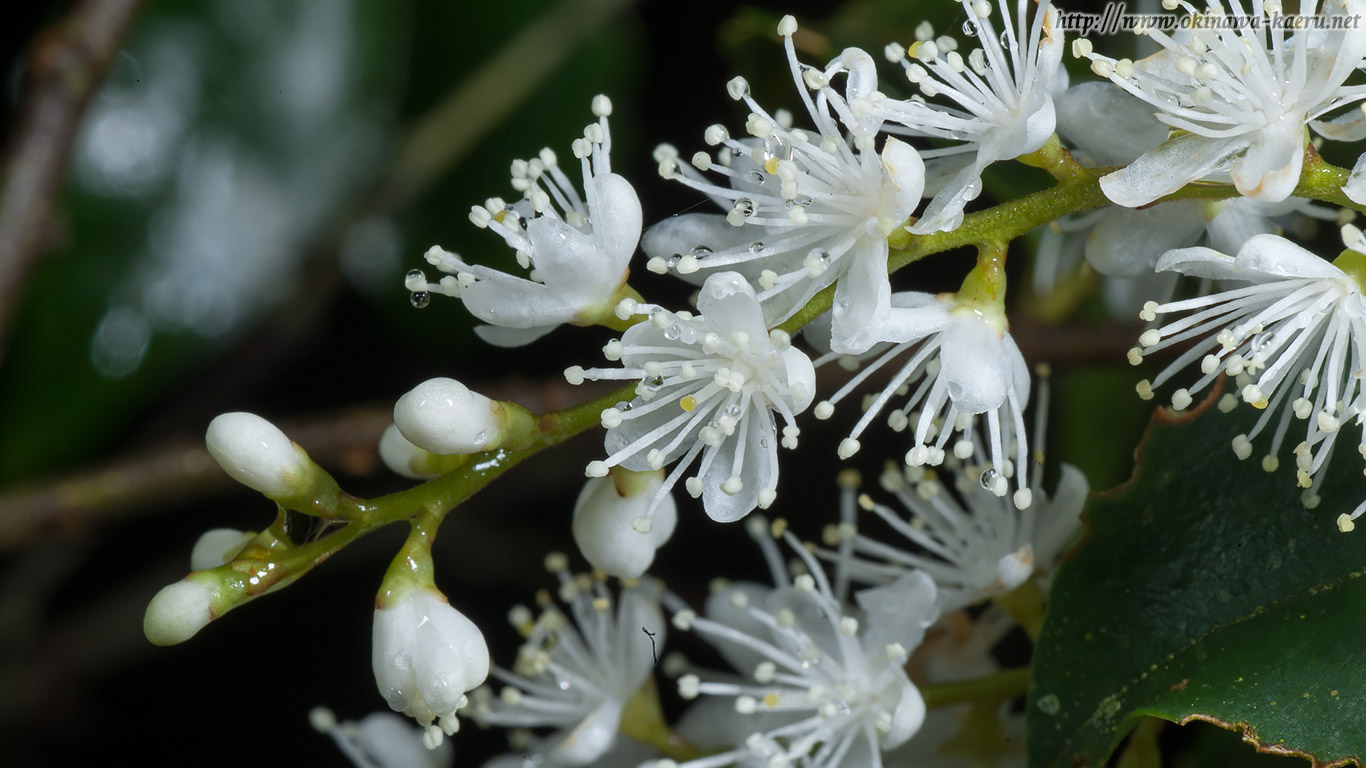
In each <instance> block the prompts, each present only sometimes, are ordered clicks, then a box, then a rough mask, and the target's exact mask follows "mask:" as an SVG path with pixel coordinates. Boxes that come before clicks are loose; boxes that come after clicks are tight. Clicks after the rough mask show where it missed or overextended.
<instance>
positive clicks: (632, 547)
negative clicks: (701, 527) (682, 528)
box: [572, 467, 678, 579]
mask: <svg viewBox="0 0 1366 768" xmlns="http://www.w3.org/2000/svg"><path fill="white" fill-rule="evenodd" d="M663 480H664V473H663V472H662V471H655V472H630V471H628V470H623V469H621V468H619V467H614V468H612V470H611V472H610V474H609V475H608V476H607V477H594V478H590V479H589V480H588V482H587V483H585V484H584V486H583V490H582V491H580V492H579V498H578V501H576V502H575V503H574V521H573V525H572V527H573V531H574V541H575V542H577V543H578V545H579V551H580V552H582V553H583V557H584V559H585V560H587V561H588V562H589V563H590V564H591V565H592V566H593V567H594V568H597V569H598V570H600V571H603V572H604V573H607V574H609V575H612V576H616V577H618V578H623V579H635V578H639V577H640V576H641V575H643V574H644V573H645V571H646V569H648V568H649V567H650V564H651V563H652V562H654V559H655V550H657V549H659V547H661V546H663V545H664V543H665V542H666V541H668V540H669V537H670V536H672V535H673V532H674V525H675V523H676V522H677V520H678V511H677V506H676V505H675V504H674V500H673V496H671V495H665V496H664V498H663V499H661V500H660V502H659V506H658V507H656V508H655V511H654V515H653V516H651V517H644V515H645V513H646V511H647V510H648V509H649V507H650V504H651V503H653V502H654V499H655V494H656V493H657V492H658V490H659V487H660V485H661V484H662V483H663ZM638 519H639V522H637V520H638ZM642 531H643V532H642Z"/></svg>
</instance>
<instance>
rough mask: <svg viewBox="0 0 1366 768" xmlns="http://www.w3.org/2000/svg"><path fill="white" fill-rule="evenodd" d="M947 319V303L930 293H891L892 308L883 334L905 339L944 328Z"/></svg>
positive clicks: (887, 337)
mask: <svg viewBox="0 0 1366 768" xmlns="http://www.w3.org/2000/svg"><path fill="white" fill-rule="evenodd" d="M948 322H949V312H948V305H947V304H945V303H944V302H942V301H940V300H939V299H938V298H936V297H935V295H934V294H932V293H921V292H915V291H905V292H901V293H896V294H893V295H892V309H891V312H890V313H889V315H888V318H887V325H886V327H885V329H884V334H883V338H884V339H885V340H886V341H892V342H897V343H901V342H905V341H914V340H915V339H923V338H925V337H926V336H929V335H930V334H932V333H938V332H939V331H941V330H943V328H944V326H945V325H947V324H948Z"/></svg>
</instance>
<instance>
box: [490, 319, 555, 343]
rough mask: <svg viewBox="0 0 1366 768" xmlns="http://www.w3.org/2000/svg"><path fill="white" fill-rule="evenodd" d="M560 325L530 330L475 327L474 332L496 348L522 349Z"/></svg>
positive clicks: (492, 326)
mask: <svg viewBox="0 0 1366 768" xmlns="http://www.w3.org/2000/svg"><path fill="white" fill-rule="evenodd" d="M558 327H559V325H558V324H557V325H533V326H531V327H530V328H506V327H500V326H497V325H480V326H475V329H474V332H475V333H476V334H478V336H479V338H481V339H483V340H484V343H486V344H492V345H493V346H495V347H521V346H525V345H527V344H530V343H531V342H533V341H535V340H537V339H539V338H541V337H542V336H544V335H546V334H547V333H550V332H551V331H553V330H555V329H556V328H558Z"/></svg>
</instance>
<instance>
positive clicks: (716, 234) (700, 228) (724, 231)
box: [640, 213, 756, 259]
mask: <svg viewBox="0 0 1366 768" xmlns="http://www.w3.org/2000/svg"><path fill="white" fill-rule="evenodd" d="M755 239H756V235H755V228H754V227H751V226H748V225H746V226H743V227H733V226H731V225H730V224H729V223H727V222H726V217H725V216H724V215H722V214H719V213H685V214H682V215H679V216H670V217H669V218H667V219H664V220H663V221H661V222H659V223H657V224H653V225H651V226H650V228H649V229H646V230H645V234H644V235H642V236H641V238H640V247H641V250H643V251H644V252H645V256H646V257H648V258H654V257H656V256H658V257H660V258H662V259H667V258H669V257H670V256H673V255H675V254H685V253H687V252H689V251H691V250H692V249H693V248H695V247H696V246H699V245H703V246H706V247H708V248H710V249H712V250H713V251H723V250H726V249H728V248H737V247H740V246H742V245H748V244H750V243H752V242H754V240H755Z"/></svg>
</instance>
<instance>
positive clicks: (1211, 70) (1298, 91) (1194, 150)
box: [1074, 0, 1366, 207]
mask: <svg viewBox="0 0 1366 768" xmlns="http://www.w3.org/2000/svg"><path fill="white" fill-rule="evenodd" d="M1179 5H1180V6H1181V8H1183V9H1184V11H1185V12H1186V13H1187V14H1190V15H1195V14H1197V13H1199V11H1197V10H1196V8H1195V7H1194V6H1192V5H1191V4H1190V3H1187V2H1180V3H1179ZM1279 5H1280V4H1279V3H1276V4H1275V6H1274V8H1273V5H1272V4H1271V3H1266V4H1265V5H1264V4H1263V3H1262V2H1261V0H1253V2H1252V7H1251V14H1250V15H1249V14H1248V13H1247V12H1246V11H1245V10H1244V8H1243V5H1242V2H1241V0H1228V4H1227V8H1226V7H1225V5H1224V3H1223V2H1222V1H1221V0H1209V4H1208V10H1207V11H1206V13H1205V15H1208V16H1214V17H1218V16H1224V15H1228V16H1231V17H1233V19H1232V20H1234V21H1237V22H1238V23H1233V24H1228V25H1219V26H1218V27H1217V28H1200V29H1197V30H1194V31H1192V32H1191V33H1190V34H1189V35H1182V36H1180V38H1179V39H1178V38H1173V37H1170V36H1168V35H1166V34H1165V33H1163V32H1162V31H1160V30H1157V29H1151V30H1149V32H1148V34H1149V35H1150V36H1151V37H1152V38H1153V39H1154V40H1156V41H1157V42H1158V43H1160V44H1161V45H1162V47H1163V48H1164V49H1165V50H1163V51H1160V52H1158V53H1156V54H1154V55H1153V56H1149V57H1148V58H1145V59H1140V60H1139V61H1136V62H1135V61H1130V60H1129V59H1119V60H1115V59H1112V58H1110V57H1108V56H1103V55H1100V54H1097V53H1094V52H1092V51H1091V50H1090V45H1089V43H1088V41H1081V40H1079V41H1077V42H1078V45H1077V46H1074V50H1075V52H1076V53H1077V54H1078V55H1080V56H1084V57H1085V58H1088V59H1090V60H1091V69H1092V71H1094V72H1095V73H1096V74H1098V75H1100V76H1101V77H1105V78H1108V79H1109V80H1110V81H1112V82H1114V83H1115V84H1116V85H1118V86H1120V87H1121V88H1123V89H1124V90H1126V91H1128V92H1129V93H1131V94H1133V95H1134V96H1137V97H1138V98H1140V99H1143V100H1144V101H1146V102H1148V103H1149V104H1151V105H1152V106H1153V107H1156V108H1157V109H1158V110H1159V112H1158V115H1157V117H1158V119H1159V120H1161V121H1162V122H1163V123H1166V124H1167V125H1169V126H1171V127H1172V128H1176V129H1179V130H1181V131H1185V132H1186V133H1183V134H1181V135H1179V136H1177V137H1175V138H1173V139H1171V140H1170V141H1167V142H1165V143H1164V144H1162V145H1161V146H1159V147H1157V148H1156V149H1153V150H1151V151H1149V152H1147V153H1145V154H1144V155H1143V156H1142V157H1139V158H1138V159H1137V160H1136V161H1134V162H1133V163H1131V164H1129V165H1128V166H1127V167H1125V168H1124V169H1122V170H1120V171H1117V172H1116V173H1113V174H1110V175H1109V176H1106V177H1104V178H1103V179H1101V189H1103V190H1104V191H1105V195H1106V197H1108V198H1110V199H1111V200H1112V201H1114V202H1116V203H1118V204H1120V205H1124V206H1129V207H1136V206H1140V205H1146V204H1148V203H1151V202H1152V201H1154V200H1156V199H1158V198H1160V197H1162V196H1163V195H1167V194H1170V193H1172V192H1175V191H1176V190H1177V189H1180V188H1181V187H1182V186H1184V185H1185V184H1187V183H1190V182H1192V181H1195V180H1198V179H1201V178H1204V177H1205V176H1208V175H1210V174H1211V173H1214V172H1216V171H1228V173H1229V174H1230V175H1231V176H1232V178H1233V183H1234V186H1235V187H1236V188H1237V189H1238V192H1239V193H1240V194H1242V195H1245V196H1247V197H1251V198H1254V199H1257V200H1261V201H1264V202H1279V201H1281V200H1284V199H1286V198H1287V197H1289V195H1290V193H1291V191H1292V190H1294V188H1295V185H1296V184H1297V183H1298V182H1299V178H1300V169H1301V166H1302V164H1303V160H1304V128H1305V125H1306V124H1310V123H1311V121H1314V120H1315V119H1316V118H1319V117H1321V116H1323V115H1324V114H1326V113H1328V112H1330V111H1332V110H1334V109H1337V108H1338V107H1341V106H1344V105H1347V104H1351V103H1354V102H1357V101H1360V100H1361V99H1362V98H1366V90H1363V89H1362V88H1360V87H1349V86H1344V81H1346V79H1347V77H1348V76H1349V75H1351V74H1352V72H1354V71H1355V69H1356V67H1357V66H1358V65H1359V64H1360V63H1361V61H1362V56H1363V54H1366V28H1363V27H1362V26H1361V25H1360V24H1359V23H1358V24H1352V23H1350V17H1351V15H1353V14H1356V15H1358V16H1359V15H1360V14H1361V13H1363V12H1366V4H1363V3H1362V2H1360V0H1329V2H1326V3H1325V4H1324V6H1323V9H1322V10H1323V11H1324V14H1325V15H1328V16H1334V17H1338V20H1339V21H1340V20H1343V19H1345V20H1347V21H1348V22H1349V23H1347V24H1345V25H1339V26H1341V27H1342V28H1340V29H1331V28H1330V29H1307V30H1299V31H1292V32H1289V33H1287V31H1286V30H1285V28H1284V27H1285V25H1276V24H1272V23H1269V22H1268V21H1267V19H1264V18H1262V17H1263V15H1265V16H1266V17H1267V18H1274V17H1277V16H1279V15H1280V10H1279ZM1171 7H1173V8H1174V7H1175V4H1173V5H1172V6H1171ZM1317 8H1318V3H1317V2H1316V0H1308V2H1306V3H1304V4H1302V5H1301V6H1300V9H1299V10H1300V13H1301V14H1302V15H1307V16H1313V15H1314V14H1315V13H1316V10H1317ZM1254 20H1258V21H1260V22H1261V23H1259V24H1256V25H1254V24H1251V23H1250V22H1252V21H1254ZM1329 21H1330V23H1331V22H1332V21H1333V19H1330V20H1329ZM1313 125H1314V126H1315V128H1316V129H1318V128H1319V127H1320V126H1321V125H1323V124H1322V123H1317V122H1316V123H1313Z"/></svg>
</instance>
